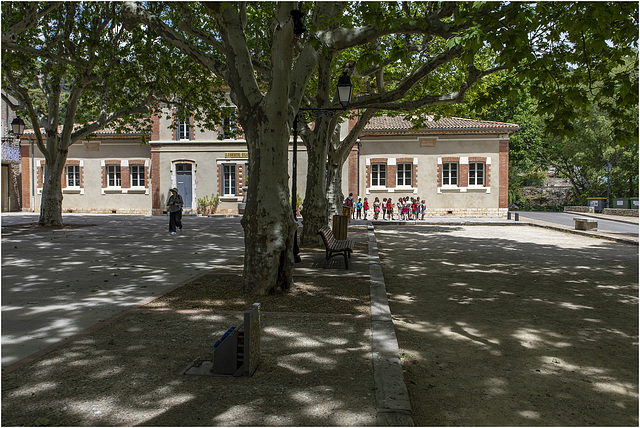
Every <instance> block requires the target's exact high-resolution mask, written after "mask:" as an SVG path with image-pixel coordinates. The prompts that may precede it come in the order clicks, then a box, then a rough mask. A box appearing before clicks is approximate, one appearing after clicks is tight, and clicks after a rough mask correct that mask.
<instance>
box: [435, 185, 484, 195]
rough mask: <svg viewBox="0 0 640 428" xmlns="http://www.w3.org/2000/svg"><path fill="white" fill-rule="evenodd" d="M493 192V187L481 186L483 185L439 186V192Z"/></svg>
mask: <svg viewBox="0 0 640 428" xmlns="http://www.w3.org/2000/svg"><path fill="white" fill-rule="evenodd" d="M468 192H472V193H481V192H484V193H491V187H481V186H472V187H457V186H442V187H438V193H468Z"/></svg>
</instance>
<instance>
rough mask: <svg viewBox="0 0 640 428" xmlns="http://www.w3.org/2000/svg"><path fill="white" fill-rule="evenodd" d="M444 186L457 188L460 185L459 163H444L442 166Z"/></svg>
mask: <svg viewBox="0 0 640 428" xmlns="http://www.w3.org/2000/svg"><path fill="white" fill-rule="evenodd" d="M442 185H443V186H457V185H458V163H457V162H444V163H443V164H442Z"/></svg>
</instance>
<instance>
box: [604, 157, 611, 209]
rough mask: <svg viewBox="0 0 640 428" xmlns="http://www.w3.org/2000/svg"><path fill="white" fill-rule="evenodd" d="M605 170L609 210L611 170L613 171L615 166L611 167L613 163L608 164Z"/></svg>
mask: <svg viewBox="0 0 640 428" xmlns="http://www.w3.org/2000/svg"><path fill="white" fill-rule="evenodd" d="M604 169H605V170H606V171H607V208H609V194H610V192H611V176H610V173H611V170H612V169H613V165H611V162H607V164H606V165H605V166H604Z"/></svg>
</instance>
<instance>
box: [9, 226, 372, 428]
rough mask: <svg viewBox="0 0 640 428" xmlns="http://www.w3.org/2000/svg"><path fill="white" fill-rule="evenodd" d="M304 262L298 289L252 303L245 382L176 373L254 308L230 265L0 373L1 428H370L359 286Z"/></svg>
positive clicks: (364, 302) (310, 260)
mask: <svg viewBox="0 0 640 428" xmlns="http://www.w3.org/2000/svg"><path fill="white" fill-rule="evenodd" d="M364 233H365V236H366V232H364ZM365 248H366V245H360V246H359V248H358V249H357V251H359V252H360V255H359V257H360V259H362V260H366V252H365V250H364V249H365ZM305 253H306V254H305V255H306V257H305V262H304V263H303V264H302V265H303V266H301V267H300V268H299V270H300V271H301V272H302V273H301V274H300V275H299V276H296V277H295V282H296V285H297V287H298V289H297V290H296V291H295V292H291V293H287V294H284V295H278V296H267V297H260V298H259V300H258V301H259V302H260V303H261V305H262V306H261V310H262V312H261V313H262V315H261V328H262V334H261V341H260V355H261V357H260V365H259V367H258V369H257V370H256V372H255V374H254V375H253V376H251V377H238V378H236V377H211V376H183V375H181V372H182V370H184V369H185V368H186V367H187V366H188V365H189V363H191V362H192V361H193V360H195V359H196V358H202V359H203V360H206V359H211V357H212V353H213V343H214V342H215V341H216V340H217V339H218V338H220V337H221V336H222V334H223V333H224V332H225V331H226V330H227V329H228V328H229V327H230V326H235V325H237V324H238V323H239V322H240V321H241V320H242V312H243V311H244V310H245V309H247V308H248V307H249V306H250V305H251V304H252V303H253V302H254V301H256V298H255V296H254V297H250V296H246V295H244V294H243V293H242V291H241V278H242V260H241V258H238V259H236V263H235V264H229V265H227V266H224V267H220V268H216V269H213V270H211V271H210V272H208V273H206V274H204V275H202V276H200V277H199V278H196V279H194V280H193V281H190V282H189V283H187V284H185V285H182V286H181V287H178V288H176V289H175V290H174V291H172V292H170V293H168V294H166V295H164V296H163V297H161V298H159V299H157V300H155V301H153V302H151V303H149V304H147V305H146V306H143V307H140V308H138V309H136V310H132V311H129V312H126V313H124V315H122V316H121V317H120V318H118V319H117V320H116V321H113V322H111V323H110V324H108V325H107V326H103V327H102V328H98V329H96V330H95V331H93V332H91V333H89V334H87V335H85V336H83V337H81V338H79V339H77V340H75V341H73V342H71V343H69V344H67V345H65V346H62V347H60V348H59V349H57V350H55V351H52V352H51V353H49V354H47V355H45V356H43V357H42V358H40V359H38V360H37V361H34V362H33V363H30V364H28V365H26V366H24V367H22V368H20V369H17V370H15V371H13V372H11V373H9V374H6V375H3V378H2V425H3V426H36V425H39V426H138V425H141V426H372V425H375V424H376V407H375V386H374V380H373V373H372V362H371V318H370V303H369V278H368V277H358V276H355V275H352V276H351V277H350V279H349V286H348V287H345V281H344V276H343V275H340V274H341V273H342V272H343V271H344V269H341V271H337V274H336V270H333V269H327V270H326V271H324V272H321V273H320V274H318V273H317V270H315V272H316V273H314V274H304V270H305V268H309V267H310V266H313V265H314V264H317V263H316V262H315V261H317V260H320V261H321V260H322V258H323V256H324V251H323V250H308V249H305ZM309 253H315V254H316V256H317V257H311V256H309ZM363 263H364V262H363Z"/></svg>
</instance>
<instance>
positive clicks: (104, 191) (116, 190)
mask: <svg viewBox="0 0 640 428" xmlns="http://www.w3.org/2000/svg"><path fill="white" fill-rule="evenodd" d="M116 193H123V190H122V188H121V187H107V188H105V189H102V194H103V195H106V194H116Z"/></svg>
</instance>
